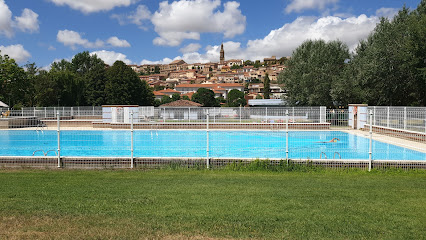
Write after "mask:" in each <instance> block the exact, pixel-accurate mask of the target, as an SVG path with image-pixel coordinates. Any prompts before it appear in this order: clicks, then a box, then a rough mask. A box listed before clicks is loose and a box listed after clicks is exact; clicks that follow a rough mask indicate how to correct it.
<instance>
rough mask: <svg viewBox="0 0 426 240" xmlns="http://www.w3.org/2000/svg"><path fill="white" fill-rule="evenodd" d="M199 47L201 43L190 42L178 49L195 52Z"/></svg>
mask: <svg viewBox="0 0 426 240" xmlns="http://www.w3.org/2000/svg"><path fill="white" fill-rule="evenodd" d="M200 48H201V45H200V44H198V43H190V44H188V45H186V46H185V47H183V48H181V49H179V51H180V52H181V53H190V52H196V51H198V50H199V49H200Z"/></svg>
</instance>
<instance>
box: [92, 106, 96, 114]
mask: <svg viewBox="0 0 426 240" xmlns="http://www.w3.org/2000/svg"><path fill="white" fill-rule="evenodd" d="M92 116H95V106H93V112H92Z"/></svg>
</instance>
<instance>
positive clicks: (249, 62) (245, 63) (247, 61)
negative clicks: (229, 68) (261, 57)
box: [244, 60, 254, 66]
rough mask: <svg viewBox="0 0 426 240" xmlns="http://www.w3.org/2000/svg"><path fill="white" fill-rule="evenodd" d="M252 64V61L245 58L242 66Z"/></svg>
mask: <svg viewBox="0 0 426 240" xmlns="http://www.w3.org/2000/svg"><path fill="white" fill-rule="evenodd" d="M253 65H254V62H252V61H250V60H246V61H245V62H244V66H253Z"/></svg>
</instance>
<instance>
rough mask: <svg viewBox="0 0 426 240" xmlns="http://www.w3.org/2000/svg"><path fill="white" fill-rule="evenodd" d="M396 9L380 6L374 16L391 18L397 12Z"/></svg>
mask: <svg viewBox="0 0 426 240" xmlns="http://www.w3.org/2000/svg"><path fill="white" fill-rule="evenodd" d="M398 11H399V9H397V8H380V9H378V10H377V11H376V16H378V17H385V18H388V19H392V18H393V17H394V16H395V15H396V14H398Z"/></svg>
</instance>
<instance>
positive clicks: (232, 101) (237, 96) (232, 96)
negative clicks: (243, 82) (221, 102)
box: [226, 89, 247, 107]
mask: <svg viewBox="0 0 426 240" xmlns="http://www.w3.org/2000/svg"><path fill="white" fill-rule="evenodd" d="M246 104H247V101H246V99H245V98H244V93H243V92H241V91H239V90H238V89H232V90H231V91H229V93H228V95H227V96H226V106H227V107H240V106H243V107H244V106H245V105H246Z"/></svg>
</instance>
